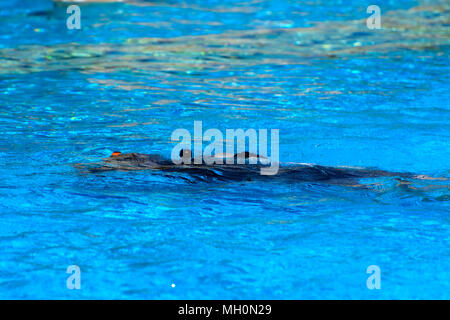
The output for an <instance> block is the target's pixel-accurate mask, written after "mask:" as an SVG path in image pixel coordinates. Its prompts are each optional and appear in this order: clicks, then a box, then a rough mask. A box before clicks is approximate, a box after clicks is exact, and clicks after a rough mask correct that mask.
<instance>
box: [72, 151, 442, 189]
mask: <svg viewBox="0 0 450 320" xmlns="http://www.w3.org/2000/svg"><path fill="white" fill-rule="evenodd" d="M182 155H183V153H182V152H180V156H182ZM185 155H186V153H185ZM188 155H189V156H190V152H189V154H188ZM251 158H255V159H258V160H259V162H263V163H264V161H262V160H267V159H266V158H262V157H261V158H260V157H258V155H254V154H250V153H248V152H243V153H240V154H235V155H234V156H233V159H234V160H238V159H241V161H243V162H244V163H243V164H237V163H236V162H237V161H235V163H233V164H227V163H226V162H227V161H226V159H222V160H223V161H222V162H223V164H217V163H215V164H206V163H205V161H203V160H202V161H194V159H189V161H185V162H188V163H187V164H184V163H182V164H175V163H174V162H172V161H171V160H169V159H165V158H162V157H161V156H159V155H155V154H142V153H125V154H123V153H120V152H114V153H113V154H112V155H111V156H110V157H108V158H106V159H104V160H103V162H102V163H101V164H100V165H98V164H94V165H93V166H92V165H91V166H90V167H86V166H79V167H83V168H87V170H88V171H89V172H92V173H100V172H107V171H135V170H156V171H160V172H164V173H180V174H187V175H189V176H190V177H192V178H194V179H198V180H203V181H205V180H206V181H211V180H218V181H251V180H262V179H276V180H283V181H286V182H325V183H329V184H341V185H349V186H362V185H360V184H359V183H358V179H362V178H375V177H396V178H411V179H421V180H447V179H446V178H433V177H429V176H425V175H415V174H412V173H402V172H389V171H384V170H376V169H367V168H354V167H330V166H322V165H316V164H303V163H294V164H286V165H283V166H280V167H279V170H278V172H277V174H276V175H272V176H267V175H261V173H260V169H261V168H263V167H267V165H263V164H260V163H257V164H251V163H250V161H249V160H250V159H251ZM184 159H185V160H186V158H184ZM195 162H199V163H195Z"/></svg>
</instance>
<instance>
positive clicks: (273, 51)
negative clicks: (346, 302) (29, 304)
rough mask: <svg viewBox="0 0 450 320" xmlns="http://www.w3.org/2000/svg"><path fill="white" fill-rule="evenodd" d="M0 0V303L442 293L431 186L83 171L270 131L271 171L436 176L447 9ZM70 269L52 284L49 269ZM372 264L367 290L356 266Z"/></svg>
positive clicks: (444, 169)
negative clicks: (76, 282) (227, 135)
mask: <svg viewBox="0 0 450 320" xmlns="http://www.w3.org/2000/svg"><path fill="white" fill-rule="evenodd" d="M370 4H371V3H364V2H363V1H354V0H352V1H345V2H344V1H334V2H333V3H330V1H316V2H314V3H311V2H307V3H302V2H295V1H288V0H277V1H270V0H254V1H245V0H230V1H226V2H223V1H200V0H195V1H188V2H183V1H176V0H171V1H136V2H130V3H113V4H89V5H80V7H81V12H82V18H81V19H82V29H81V30H68V29H67V28H66V19H67V16H68V15H67V13H66V7H67V5H53V3H52V2H51V1H44V0H42V1H21V5H19V1H9V2H7V3H2V4H0V26H1V28H0V66H1V67H0V94H1V96H0V128H1V133H2V135H1V137H0V160H1V161H2V163H3V165H2V166H1V167H0V197H1V201H0V213H1V223H0V257H1V259H0V298H3V299H116V298H118V299H358V298H360V299H441V298H446V299H448V298H450V296H449V292H450V271H449V265H450V251H449V249H448V248H449V242H450V217H449V208H450V205H449V200H450V193H449V188H448V184H449V183H448V182H447V183H446V182H439V181H422V182H417V181H416V182H414V184H415V187H416V188H417V189H412V188H404V187H402V186H400V185H399V183H398V181H397V180H395V179H391V178H380V179H371V180H370V179H368V180H367V181H364V183H367V184H372V185H371V187H370V188H368V189H362V188H352V187H345V186H336V185H326V184H321V183H295V184H283V183H277V181H276V179H274V180H273V181H272V182H269V183H262V182H258V181H250V182H232V183H206V182H205V183H196V184H192V183H186V182H185V181H184V180H182V179H173V178H168V177H165V176H163V175H157V174H153V173H151V172H148V171H139V172H109V173H107V174H101V175H96V174H85V173H83V172H80V171H79V170H77V169H76V168H74V164H76V163H86V162H91V161H98V160H99V159H101V158H104V157H107V156H109V155H110V154H111V153H112V152H113V151H116V150H120V151H122V152H141V153H158V154H162V155H164V156H166V157H169V156H170V152H171V149H172V148H173V146H174V143H173V142H171V140H170V137H171V133H172V132H173V131H174V130H175V129H177V128H186V129H188V130H190V131H192V130H193V125H194V121H202V123H203V127H204V128H205V129H206V128H218V129H220V130H222V131H223V132H225V130H226V129H228V128H244V129H246V128H266V129H279V130H280V161H282V162H308V163H319V164H323V165H330V166H340V165H348V166H364V167H376V168H380V169H384V170H389V171H404V172H415V173H420V174H427V175H432V176H440V177H450V172H449V159H450V142H449V141H450V127H449V123H450V105H449V103H448V101H449V99H450V94H449V90H448V88H449V80H450V79H449V52H450V50H449V29H448V25H449V12H450V11H449V3H448V2H445V1H381V2H380V3H379V4H378V5H379V6H380V8H381V15H382V29H380V30H369V29H368V28H367V27H366V23H365V20H366V18H367V17H368V16H369V15H368V14H367V13H366V8H367V6H368V5H370ZM70 265H77V266H79V267H80V270H81V289H80V290H69V289H68V288H67V287H66V279H67V277H68V276H69V275H68V274H67V273H66V269H67V267H68V266H70ZM370 265H377V266H379V267H380V270H381V289H380V290H369V289H368V288H367V285H366V280H367V278H368V276H369V274H367V273H366V269H367V267H368V266H370Z"/></svg>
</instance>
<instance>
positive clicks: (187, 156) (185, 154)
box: [180, 149, 192, 159]
mask: <svg viewBox="0 0 450 320" xmlns="http://www.w3.org/2000/svg"><path fill="white" fill-rule="evenodd" d="M180 158H183V159H191V158H192V151H191V150H189V149H181V150H180Z"/></svg>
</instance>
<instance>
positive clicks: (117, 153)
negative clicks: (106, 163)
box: [111, 151, 121, 157]
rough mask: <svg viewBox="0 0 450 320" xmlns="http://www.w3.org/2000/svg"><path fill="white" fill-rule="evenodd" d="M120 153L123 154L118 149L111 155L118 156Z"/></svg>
mask: <svg viewBox="0 0 450 320" xmlns="http://www.w3.org/2000/svg"><path fill="white" fill-rule="evenodd" d="M119 154H121V152H118V151H116V152H113V153H112V154H111V157H117V156H118V155H119Z"/></svg>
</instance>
